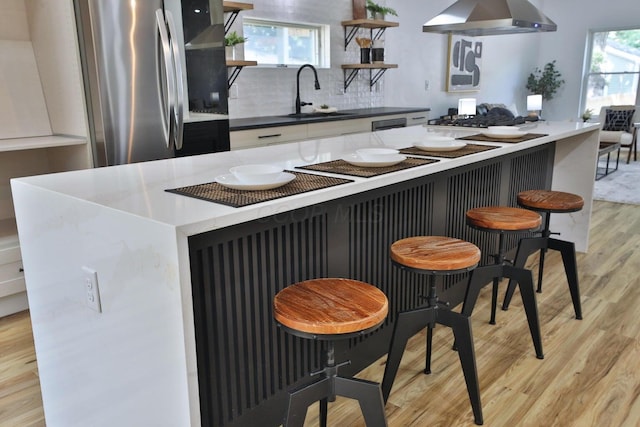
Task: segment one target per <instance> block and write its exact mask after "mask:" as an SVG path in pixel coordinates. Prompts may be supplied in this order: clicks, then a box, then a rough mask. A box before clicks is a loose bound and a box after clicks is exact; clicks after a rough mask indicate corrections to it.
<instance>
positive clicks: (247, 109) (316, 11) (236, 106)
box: [229, 0, 393, 119]
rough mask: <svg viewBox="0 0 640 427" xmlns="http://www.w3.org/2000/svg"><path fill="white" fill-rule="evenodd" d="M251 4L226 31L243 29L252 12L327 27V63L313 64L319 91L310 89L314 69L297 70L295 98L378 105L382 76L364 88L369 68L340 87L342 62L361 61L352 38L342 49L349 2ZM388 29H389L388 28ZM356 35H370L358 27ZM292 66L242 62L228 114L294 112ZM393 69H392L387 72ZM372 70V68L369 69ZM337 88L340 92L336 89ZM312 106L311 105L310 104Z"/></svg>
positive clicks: (269, 0) (262, 0)
mask: <svg viewBox="0 0 640 427" xmlns="http://www.w3.org/2000/svg"><path fill="white" fill-rule="evenodd" d="M253 5H254V9H253V10H250V11H245V12H242V13H241V14H240V15H239V16H238V18H237V19H236V22H235V23H234V25H233V27H232V28H231V31H233V30H236V31H238V32H239V33H240V32H241V31H242V17H243V16H253V17H260V18H269V19H280V20H284V21H300V22H313V23H320V24H328V25H330V26H331V36H330V38H331V68H329V69H318V80H319V81H320V87H321V89H320V90H314V88H313V72H312V71H311V70H308V69H305V70H302V72H301V74H300V99H301V100H302V101H306V102H313V105H314V106H320V105H321V104H327V105H330V106H332V107H336V108H338V109H339V110H340V109H352V108H368V107H379V106H383V103H384V95H383V90H382V89H383V85H384V77H382V78H381V79H380V81H379V83H378V90H376V87H375V86H374V87H373V88H370V87H369V78H370V77H369V76H370V72H369V70H360V71H359V73H358V75H357V77H356V78H355V79H354V80H353V82H352V83H351V85H350V86H349V87H348V89H347V90H346V91H344V73H343V71H342V68H341V67H340V66H341V65H342V64H347V63H358V62H360V48H359V46H358V45H357V43H356V42H355V38H354V40H353V41H352V42H351V43H350V44H349V46H347V49H346V51H345V48H344V34H345V33H344V27H343V26H342V25H341V22H342V21H346V20H350V19H352V12H351V2H350V1H346V0H327V1H322V2H318V1H311V0H255V1H253ZM390 31H393V29H391V30H390ZM357 36H358V37H369V38H370V37H371V35H370V31H369V30H364V29H361V30H359V31H358V35H357ZM297 72H298V69H297V68H263V67H245V68H244V69H243V70H242V72H241V73H240V75H239V76H238V78H237V79H236V81H235V84H236V85H237V87H238V97H237V98H235V99H229V117H230V118H232V119H234V118H242V117H254V116H271V115H284V114H289V113H293V112H294V109H295V108H294V104H295V96H296V93H295V92H296V74H297ZM389 72H393V70H391V71H389ZM374 73H375V70H374ZM339 92H341V93H340V94H339ZM309 108H312V107H309Z"/></svg>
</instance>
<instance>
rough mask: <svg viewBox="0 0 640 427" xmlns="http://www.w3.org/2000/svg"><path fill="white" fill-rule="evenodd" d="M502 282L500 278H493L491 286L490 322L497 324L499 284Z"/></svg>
mask: <svg viewBox="0 0 640 427" xmlns="http://www.w3.org/2000/svg"><path fill="white" fill-rule="evenodd" d="M499 284H500V278H499V277H494V278H493V286H492V287H491V319H490V320H489V323H490V324H492V325H495V324H496V307H497V305H498V285H499Z"/></svg>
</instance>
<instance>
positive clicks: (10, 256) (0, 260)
mask: <svg viewBox="0 0 640 427" xmlns="http://www.w3.org/2000/svg"><path fill="white" fill-rule="evenodd" d="M13 244H15V243H13ZM21 259H22V254H21V253H20V246H11V247H8V248H2V249H0V267H1V266H2V265H3V264H9V263H11V262H16V261H20V260H21Z"/></svg>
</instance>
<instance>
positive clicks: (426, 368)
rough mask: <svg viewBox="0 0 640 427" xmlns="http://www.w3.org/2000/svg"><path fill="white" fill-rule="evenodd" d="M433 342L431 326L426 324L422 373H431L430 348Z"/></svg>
mask: <svg viewBox="0 0 640 427" xmlns="http://www.w3.org/2000/svg"><path fill="white" fill-rule="evenodd" d="M432 344H433V328H432V327H431V326H428V325H427V353H426V359H425V362H424V373H425V374H430V373H431V350H432Z"/></svg>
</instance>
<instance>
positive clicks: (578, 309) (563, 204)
mask: <svg viewBox="0 0 640 427" xmlns="http://www.w3.org/2000/svg"><path fill="white" fill-rule="evenodd" d="M517 197H518V205H520V206H522V207H523V208H526V209H530V210H532V211H536V212H542V213H544V214H545V215H544V226H543V228H542V229H541V230H540V235H539V236H536V237H525V238H522V239H520V242H519V243H518V251H517V252H516V257H515V260H514V265H515V266H517V267H524V265H525V263H526V262H527V259H528V258H529V256H531V255H532V254H534V253H536V252H537V251H540V262H539V263H538V289H537V291H538V292H542V276H543V271H544V260H545V255H546V252H547V250H548V249H553V250H556V251H559V252H560V254H561V255H562V262H563V264H564V271H565V274H566V276H567V283H568V285H569V293H570V294H571V300H572V302H573V309H574V312H575V314H576V319H582V306H581V303H580V286H579V283H578V264H577V262H576V249H575V244H574V243H573V242H566V241H564V240H559V239H554V238H551V235H552V234H557V233H553V232H551V230H550V229H549V222H550V219H551V213H571V212H577V211H580V210H581V209H582V208H583V206H584V199H583V198H582V197H580V196H579V195H577V194H572V193H565V192H562V191H552V190H528V191H522V192H520V193H518V196H517ZM514 291H515V283H513V281H510V282H509V287H508V288H507V293H506V294H505V298H504V302H503V304H502V309H503V310H506V309H508V308H509V303H510V302H511V297H512V296H513V292H514Z"/></svg>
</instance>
